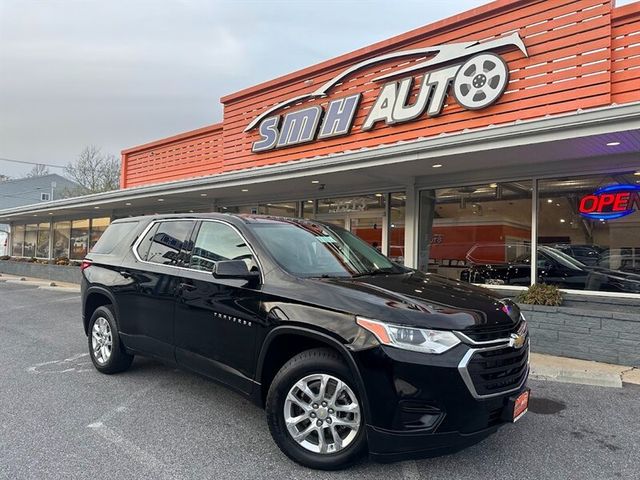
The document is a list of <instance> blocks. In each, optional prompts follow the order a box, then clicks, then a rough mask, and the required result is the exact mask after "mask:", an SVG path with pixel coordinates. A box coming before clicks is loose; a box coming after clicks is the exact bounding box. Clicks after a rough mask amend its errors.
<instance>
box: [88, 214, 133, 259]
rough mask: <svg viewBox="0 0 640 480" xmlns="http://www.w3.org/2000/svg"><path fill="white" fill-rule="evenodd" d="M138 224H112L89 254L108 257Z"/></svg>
mask: <svg viewBox="0 0 640 480" xmlns="http://www.w3.org/2000/svg"><path fill="white" fill-rule="evenodd" d="M137 225H138V222H122V223H112V224H111V225H109V226H108V227H107V229H106V230H105V232H104V233H103V234H102V236H101V237H100V239H99V240H98V242H97V243H96V244H95V245H94V247H93V248H92V249H91V253H96V254H98V255H109V254H111V253H113V252H114V251H115V250H116V249H117V247H118V246H119V245H120V244H121V243H124V242H125V240H126V239H127V238H129V237H130V236H131V235H130V234H131V233H132V232H133V230H134V229H135V228H136V226H137Z"/></svg>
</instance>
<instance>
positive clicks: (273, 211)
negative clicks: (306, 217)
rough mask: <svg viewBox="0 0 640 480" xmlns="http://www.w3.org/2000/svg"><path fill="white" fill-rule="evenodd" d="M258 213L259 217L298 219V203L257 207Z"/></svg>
mask: <svg viewBox="0 0 640 480" xmlns="http://www.w3.org/2000/svg"><path fill="white" fill-rule="evenodd" d="M258 213H259V214H260V215H274V216H276V217H298V202H288V203H267V204H265V205H259V206H258Z"/></svg>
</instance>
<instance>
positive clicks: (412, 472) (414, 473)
mask: <svg viewBox="0 0 640 480" xmlns="http://www.w3.org/2000/svg"><path fill="white" fill-rule="evenodd" d="M400 467H401V470H402V478H403V480H420V478H421V477H420V471H419V470H418V464H417V463H416V462H415V461H413V460H410V461H408V462H402V463H401V464H400Z"/></svg>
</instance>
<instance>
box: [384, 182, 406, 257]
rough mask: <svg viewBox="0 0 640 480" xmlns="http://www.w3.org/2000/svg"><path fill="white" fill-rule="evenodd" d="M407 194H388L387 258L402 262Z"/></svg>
mask: <svg viewBox="0 0 640 480" xmlns="http://www.w3.org/2000/svg"><path fill="white" fill-rule="evenodd" d="M406 201H407V195H406V194H405V193H392V194H391V195H390V209H389V211H390V219H389V254H388V255H389V258H390V259H391V260H393V261H394V262H398V263H401V264H402V263H404V260H405V257H404V225H405V208H406Z"/></svg>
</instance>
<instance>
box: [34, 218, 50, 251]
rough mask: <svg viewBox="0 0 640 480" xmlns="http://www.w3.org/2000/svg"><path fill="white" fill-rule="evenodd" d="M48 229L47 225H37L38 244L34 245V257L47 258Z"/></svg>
mask: <svg viewBox="0 0 640 480" xmlns="http://www.w3.org/2000/svg"><path fill="white" fill-rule="evenodd" d="M49 227H50V225H49V223H40V224H39V225H38V243H37V245H36V257H38V258H49V240H50V239H51V231H50V230H49Z"/></svg>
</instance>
